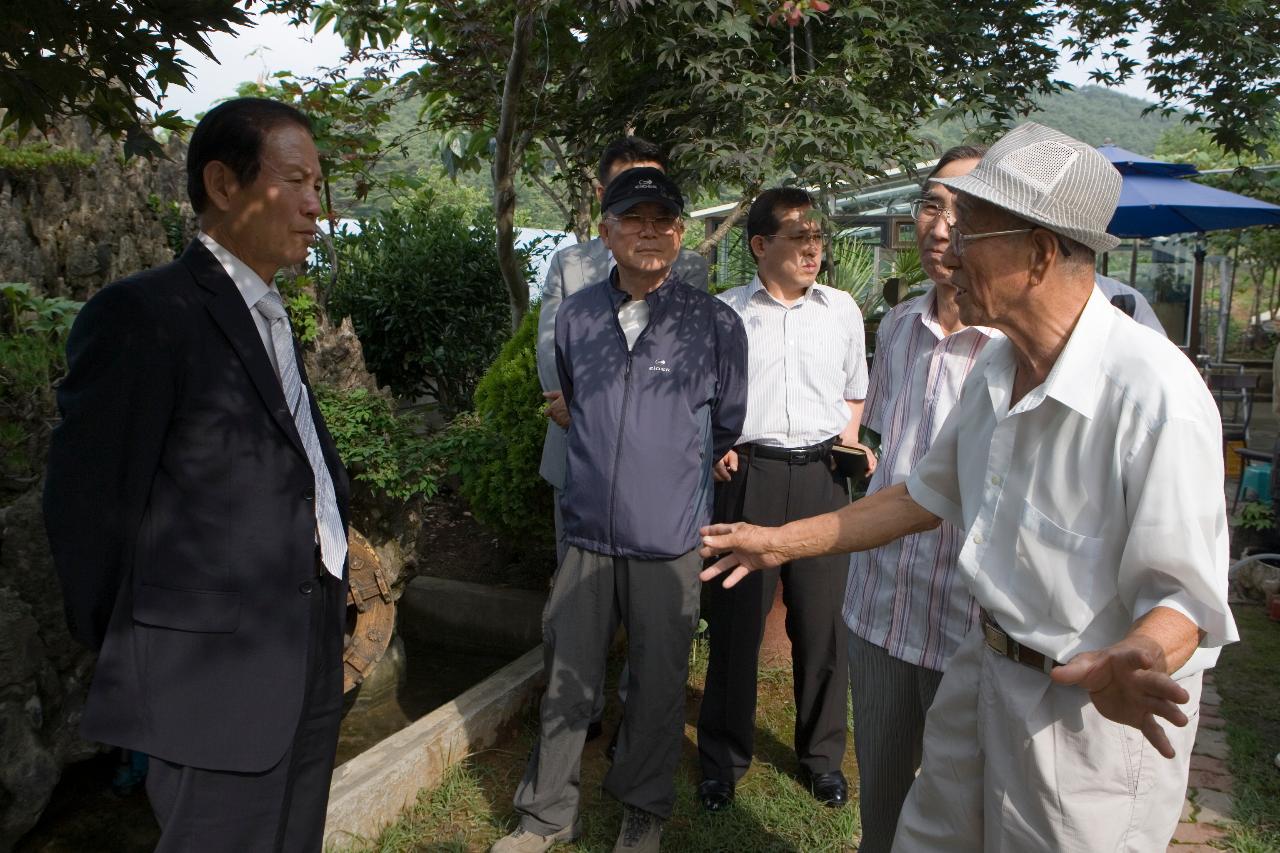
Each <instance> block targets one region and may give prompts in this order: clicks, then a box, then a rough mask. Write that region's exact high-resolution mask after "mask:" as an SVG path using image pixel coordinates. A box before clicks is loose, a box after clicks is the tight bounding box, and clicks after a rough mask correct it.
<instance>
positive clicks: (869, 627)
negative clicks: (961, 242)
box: [844, 287, 1003, 670]
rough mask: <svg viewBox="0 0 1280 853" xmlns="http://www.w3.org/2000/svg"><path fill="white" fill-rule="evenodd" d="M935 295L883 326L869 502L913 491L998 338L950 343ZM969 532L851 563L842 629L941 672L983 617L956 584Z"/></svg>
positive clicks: (980, 333) (989, 332)
mask: <svg viewBox="0 0 1280 853" xmlns="http://www.w3.org/2000/svg"><path fill="white" fill-rule="evenodd" d="M937 293H938V290H937V288H936V287H933V288H930V289H929V291H928V292H927V293H925V294H924V295H922V296H917V297H916V298H914V299H910V300H908V301H906V302H902V303H899V304H898V305H897V306H895V307H894V309H893V310H892V311H890V312H889V313H888V314H886V315H885V317H884V319H882V320H881V321H880V328H879V330H878V331H877V333H876V356H875V360H874V362H873V363H872V365H871V387H870V389H869V390H868V391H867V402H866V408H865V409H864V410H863V414H862V420H863V422H864V423H865V424H866V425H867V426H868V427H869V428H870V429H873V430H875V431H876V432H878V433H880V464H879V465H877V466H876V472H875V473H874V474H873V475H872V476H871V483H870V484H869V485H868V486H867V494H869V495H870V494H874V493H875V492H878V491H880V490H881V489H883V488H886V487H888V486H892V485H896V484H898V483H904V482H906V479H907V477H908V476H910V475H911V472H912V471H913V470H914V469H915V467H916V463H918V462H919V461H920V459H921V458H922V457H923V456H924V455H925V453H927V452H928V451H929V447H930V446H931V445H932V444H933V440H934V438H935V437H937V435H938V433H939V432H940V431H941V430H942V425H943V423H944V422H945V421H946V418H947V415H948V414H950V412H951V410H952V409H953V408H954V407H955V405H956V402H957V401H958V400H959V398H960V388H961V387H962V386H963V385H964V380H965V378H966V377H967V376H968V375H969V371H970V370H972V369H973V366H974V364H976V363H977V360H978V357H979V355H980V354H981V353H982V351H983V348H984V347H986V345H987V343H988V341H990V340H991V339H992V338H993V337H995V338H999V337H1003V336H1002V335H1001V334H1000V333H999V332H997V331H995V330H993V329H987V328H984V327H982V326H970V327H968V328H965V329H961V330H960V331H958V332H954V333H952V334H950V335H948V334H947V333H946V332H945V331H943V329H942V325H941V324H940V323H939V322H938V312H937V299H938V297H937ZM963 541H964V531H962V530H959V529H957V528H955V527H953V526H952V525H951V524H949V523H947V522H945V521H944V522H943V523H942V524H940V525H938V526H937V527H935V528H934V529H933V530H926V531H924V532H923V533H914V534H911V535H910V536H903V537H902V538H901V539H895V540H894V541H892V542H890V543H889V544H887V545H884V546H881V547H879V548H873V549H872V550H870V551H859V552H857V553H855V554H853V555H851V557H850V558H849V584H848V588H847V589H846V591H845V600H844V621H845V623H846V624H847V625H848V626H849V630H850V631H852V632H853V633H855V634H857V635H858V636H859V637H861V638H862V639H864V640H866V641H867V642H869V643H874V644H875V645H877V646H880V647H881V648H883V649H884V650H885V651H887V652H888V653H889V654H890V655H892V656H893V657H895V658H898V659H899V660H904V661H907V662H908V663H911V664H914V665H915V666H923V667H926V668H928V669H933V670H941V669H942V668H943V667H944V666H945V665H946V662H947V660H949V659H950V657H951V655H952V654H954V653H955V650H956V648H957V647H958V646H959V645H960V641H961V640H962V639H963V638H964V635H965V634H966V633H968V631H969V628H970V627H971V626H972V625H973V624H974V623H975V622H976V621H977V618H978V608H977V606H976V605H975V604H974V603H973V598H972V597H971V596H970V595H969V590H968V589H967V588H966V587H965V585H964V582H963V581H962V580H960V579H958V578H957V577H956V557H957V556H958V555H959V553H960V545H961V544H962V543H963Z"/></svg>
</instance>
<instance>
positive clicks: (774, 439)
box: [719, 276, 867, 447]
mask: <svg viewBox="0 0 1280 853" xmlns="http://www.w3.org/2000/svg"><path fill="white" fill-rule="evenodd" d="M719 296H720V298H721V299H723V300H724V301H725V302H726V303H727V304H728V305H729V306H730V307H731V308H733V310H734V311H736V312H738V316H739V317H741V318H742V325H743V326H744V327H745V328H746V330H747V360H748V368H747V376H748V377H749V378H748V381H747V420H746V424H745V425H744V426H743V427H742V439H741V442H742V443H743V444H746V443H748V442H752V443H758V444H764V445H769V446H771V447H805V446H807V445H810V444H817V443H818V442H820V441H826V440H827V439H829V438H831V437H832V436H834V435H839V434H840V432H841V431H842V430H843V429H844V428H845V427H846V426H848V425H849V406H848V405H847V404H846V403H845V400H861V399H863V398H864V397H865V396H866V395H867V348H866V337H865V332H864V331H863V328H862V312H861V311H859V310H858V304H857V303H856V302H854V301H853V297H852V296H850V295H849V294H847V293H845V292H844V291H843V290H836V289H835V288H833V287H827V286H826V285H824V284H814V285H812V286H811V287H810V288H809V290H808V291H807V292H806V293H805V295H804V296H803V297H802V298H801V299H799V300H797V301H796V302H795V303H793V304H792V305H790V306H787V305H783V304H782V303H781V302H779V301H778V300H776V299H774V298H773V297H772V296H771V295H770V294H769V291H767V290H765V288H764V284H763V283H762V282H761V281H760V276H756V277H755V278H753V279H752V280H751V283H750V284H748V285H744V286H742V287H734V288H730V289H729V290H726V291H725V292H724V293H721V294H720V295H719Z"/></svg>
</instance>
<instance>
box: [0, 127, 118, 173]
mask: <svg viewBox="0 0 1280 853" xmlns="http://www.w3.org/2000/svg"><path fill="white" fill-rule="evenodd" d="M0 142H5V143H9V144H0V169H2V170H4V171H6V172H10V173H13V174H19V175H23V174H27V175H29V174H36V173H38V172H45V171H53V172H58V173H62V174H69V173H72V172H83V171H84V170H86V169H88V168H89V167H91V166H92V165H93V164H94V163H96V162H97V159H98V158H97V155H95V154H93V153H86V152H82V151H75V150H72V149H69V148H55V147H53V146H52V145H50V144H48V143H47V142H32V143H27V144H25V145H14V144H12V138H11V137H8V136H7V135H6V138H5V139H4V140H0Z"/></svg>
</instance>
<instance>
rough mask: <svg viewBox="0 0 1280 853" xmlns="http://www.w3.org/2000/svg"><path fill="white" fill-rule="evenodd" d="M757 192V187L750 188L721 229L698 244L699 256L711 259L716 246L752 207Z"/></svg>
mask: <svg viewBox="0 0 1280 853" xmlns="http://www.w3.org/2000/svg"><path fill="white" fill-rule="evenodd" d="M755 190H756V188H755V187H749V188H748V190H747V192H746V193H745V194H743V196H742V198H740V199H739V200H738V203H737V204H736V205H734V208H733V210H731V211H729V215H728V216H726V217H725V218H724V222H721V223H720V227H719V228H717V229H716V230H715V232H714V233H712V235H711V236H710V237H708V238H707V239H705V240H703V241H702V242H701V243H699V244H698V248H697V249H695V251H696V252H697V253H698V254H699V255H702V257H704V258H709V257H710V256H711V253H712V252H713V251H715V248H716V246H718V245H719V244H720V241H721V240H723V239H724V237H725V235H726V234H728V233H729V229H731V228H732V227H733V226H735V225H737V224H738V220H740V219H742V217H743V215H744V214H745V213H746V212H747V210H748V209H749V208H750V207H751V201H752V199H754V198H755V197H756V193H755Z"/></svg>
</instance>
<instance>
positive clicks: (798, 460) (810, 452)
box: [745, 436, 836, 465]
mask: <svg viewBox="0 0 1280 853" xmlns="http://www.w3.org/2000/svg"><path fill="white" fill-rule="evenodd" d="M835 443H836V437H835V436H832V437H831V438H828V439H827V440H826V441H824V442H821V443H819V444H811V445H809V446H808V447H770V446H769V445H766V444H748V445H745V447H746V448H747V451H748V452H749V453H750V455H751V456H754V457H755V458H756V459H772V460H774V461H775V462H786V463H787V464H788V465H808V464H809V463H811V462H825V461H826V459H827V457H829V456H830V455H831V445H833V444H835Z"/></svg>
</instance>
